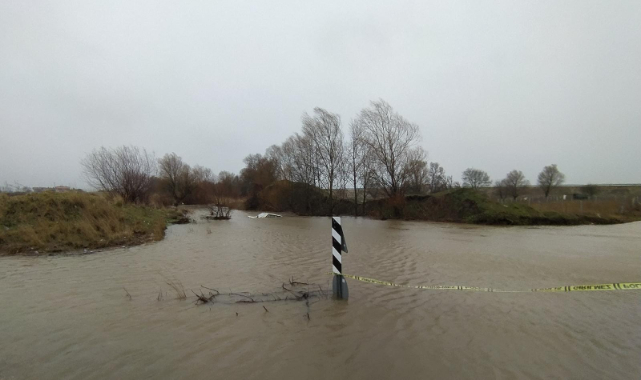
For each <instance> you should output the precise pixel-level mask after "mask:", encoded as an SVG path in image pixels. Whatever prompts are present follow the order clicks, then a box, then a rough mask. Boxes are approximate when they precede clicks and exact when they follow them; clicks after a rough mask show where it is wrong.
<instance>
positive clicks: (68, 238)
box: [0, 192, 181, 254]
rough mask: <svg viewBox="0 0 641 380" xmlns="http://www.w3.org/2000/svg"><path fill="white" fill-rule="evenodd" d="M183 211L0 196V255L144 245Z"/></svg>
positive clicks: (87, 198)
mask: <svg viewBox="0 0 641 380" xmlns="http://www.w3.org/2000/svg"><path fill="white" fill-rule="evenodd" d="M179 217H181V214H180V212H178V211H176V210H172V209H166V208H152V207H147V206H139V205H133V204H127V203H123V202H121V201H118V200H109V199H108V198H107V197H105V196H103V195H101V194H92V193H83V192H68V193H49V192H45V193H38V194H26V195H17V196H7V195H4V194H0V254H15V253H23V252H31V253H46V252H61V251H68V250H77V249H96V248H103V247H109V246H115V245H133V244H141V243H144V242H147V241H154V240H160V239H162V238H163V236H164V233H165V228H166V226H167V223H168V222H170V221H172V220H175V219H177V218H179Z"/></svg>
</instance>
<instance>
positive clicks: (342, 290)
mask: <svg viewBox="0 0 641 380" xmlns="http://www.w3.org/2000/svg"><path fill="white" fill-rule="evenodd" d="M342 251H345V253H347V243H346V242H345V234H343V227H342V226H341V218H340V217H332V269H333V272H334V280H333V281H332V289H333V293H334V297H335V298H338V299H341V300H346V299H347V298H348V297H349V289H347V281H346V280H345V277H343V276H342V274H343V258H342Z"/></svg>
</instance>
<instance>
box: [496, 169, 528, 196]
mask: <svg viewBox="0 0 641 380" xmlns="http://www.w3.org/2000/svg"><path fill="white" fill-rule="evenodd" d="M503 184H504V185H505V188H506V190H507V192H508V194H509V195H510V196H512V199H514V200H516V198H518V197H519V194H521V192H522V189H523V188H524V187H527V186H529V185H530V181H528V180H527V179H525V175H524V174H523V172H522V171H520V170H512V171H511V172H509V173H507V177H505V179H504V180H503Z"/></svg>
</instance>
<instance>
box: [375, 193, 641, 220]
mask: <svg viewBox="0 0 641 380" xmlns="http://www.w3.org/2000/svg"><path fill="white" fill-rule="evenodd" d="M372 203H373V204H372V205H370V207H369V209H370V211H371V212H372V213H373V214H377V216H379V217H382V218H392V217H393V215H394V210H393V208H392V207H391V206H389V205H387V204H385V202H384V201H374V202H372ZM400 209H401V215H402V219H408V220H430V221H442V222H456V223H473V224H489V225H579V224H616V223H624V222H629V221H633V220H637V219H638V218H635V217H633V216H623V215H609V214H603V215H601V214H597V213H578V212H563V213H562V212H555V211H541V210H537V209H534V208H532V207H530V206H528V205H526V204H522V203H508V204H501V203H498V202H495V201H492V200H490V199H489V198H488V197H487V196H486V195H485V194H482V193H480V192H477V191H474V190H472V189H455V190H448V191H444V192H441V193H436V194H431V195H424V196H409V197H406V198H405V201H404V202H403V204H402V205H401V206H400Z"/></svg>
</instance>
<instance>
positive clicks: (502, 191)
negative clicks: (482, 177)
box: [494, 179, 508, 200]
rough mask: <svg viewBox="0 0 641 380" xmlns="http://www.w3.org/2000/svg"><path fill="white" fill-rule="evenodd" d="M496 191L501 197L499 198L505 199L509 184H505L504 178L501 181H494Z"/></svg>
mask: <svg viewBox="0 0 641 380" xmlns="http://www.w3.org/2000/svg"><path fill="white" fill-rule="evenodd" d="M494 191H495V193H496V195H497V196H498V197H499V199H501V200H504V199H505V197H507V193H508V191H507V185H506V184H505V180H504V179H502V180H500V181H496V182H495V183H494Z"/></svg>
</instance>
